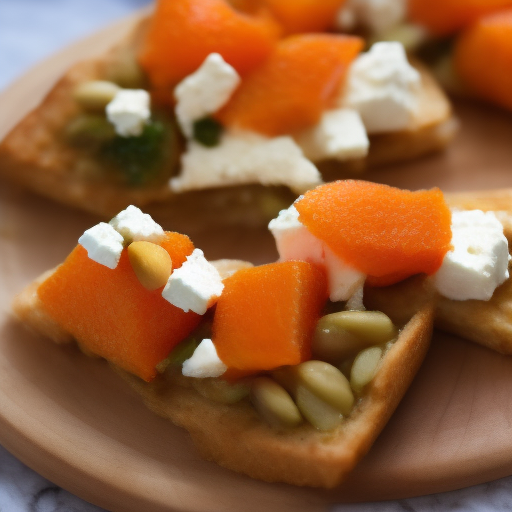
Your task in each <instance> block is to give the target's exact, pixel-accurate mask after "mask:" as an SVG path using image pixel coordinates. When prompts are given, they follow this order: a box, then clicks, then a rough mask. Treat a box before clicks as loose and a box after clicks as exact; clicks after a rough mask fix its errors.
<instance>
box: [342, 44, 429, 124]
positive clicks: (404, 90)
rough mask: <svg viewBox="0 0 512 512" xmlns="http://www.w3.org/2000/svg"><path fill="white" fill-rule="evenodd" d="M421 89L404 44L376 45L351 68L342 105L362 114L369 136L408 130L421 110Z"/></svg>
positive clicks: (419, 80)
mask: <svg viewBox="0 0 512 512" xmlns="http://www.w3.org/2000/svg"><path fill="white" fill-rule="evenodd" d="M420 86H421V79H420V74H419V73H418V71H416V70H415V69H414V68H413V67H412V66H411V65H410V64H409V62H408V61H407V55H406V54H405V50H404V47H403V46H402V44H400V43H397V42H383V43H375V44H374V45H373V46H372V47H371V48H370V51H368V52H367V53H363V54H362V55H360V56H359V57H358V58H357V59H356V60H355V61H354V63H353V64H352V66H351V67H350V71H349V75H348V79H347V86H346V92H345V95H344V96H343V97H342V98H341V103H342V104H343V105H346V106H347V107H350V108H354V109H356V110H357V111H358V112H359V113H360V114H361V117H362V119H363V123H364V126H365V127H366V130H367V132H368V133H381V132H392V131H398V130H405V129H407V127H409V126H410V125H411V123H412V121H413V118H414V116H415V114H416V111H417V109H418V104H419V92H420Z"/></svg>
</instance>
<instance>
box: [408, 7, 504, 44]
mask: <svg viewBox="0 0 512 512" xmlns="http://www.w3.org/2000/svg"><path fill="white" fill-rule="evenodd" d="M408 5H409V19H410V20H411V21H413V22H415V23H418V24H420V25H423V26H424V27H426V28H428V29H429V30H430V32H432V33H433V34H434V35H437V36H447V35H450V34H454V33H455V32H457V31H459V30H461V29H463V28H464V27H467V26H468V25H470V24H471V23H473V22H474V21H476V20H477V19H478V18H480V17H481V16H484V15H486V14H489V13H492V12H494V11H497V10H499V9H501V8H504V7H512V0H409V4H408Z"/></svg>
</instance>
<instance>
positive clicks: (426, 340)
mask: <svg viewBox="0 0 512 512" xmlns="http://www.w3.org/2000/svg"><path fill="white" fill-rule="evenodd" d="M237 264H239V263H237ZM51 272H52V271H50V272H47V273H45V274H43V275H42V276H41V277H40V278H39V279H37V280H36V281H34V282H33V283H32V284H30V285H29V286H28V287H27V288H26V289H25V290H23V291H22V292H21V293H20V294H19V295H18V296H17V297H16V298H15V301H14V303H13V310H14V313H15V315H16V316H17V318H18V319H19V320H20V321H21V322H23V323H24V324H25V325H26V326H27V327H29V328H30V329H31V330H32V331H34V332H35V333H38V334H40V335H43V336H45V337H49V338H50V339H52V340H53V341H54V342H56V343H66V342H70V341H72V338H71V337H70V336H69V334H67V333H66V332H64V331H63V330H62V329H61V328H60V327H59V326H58V325H57V324H56V323H55V321H54V320H53V319H52V318H50V317H49V316H48V314H47V313H46V312H45V311H44V309H43V308H42V304H41V302H40V299H39V297H38V295H37V288H38V286H39V284H40V283H41V282H43V281H44V279H46V278H47V277H48V276H49V275H50V274H51ZM423 298H424V299H425V301H424V303H423V304H422V305H421V307H420V309H419V311H417V312H416V313H415V314H414V316H413V317H412V318H411V319H410V320H409V321H408V322H407V324H406V325H405V327H404V328H403V329H402V331H401V332H400V335H399V337H398V338H397V340H396V341H395V342H394V343H393V344H392V345H391V347H390V348H389V349H388V350H387V351H386V352H385V356H384V357H383V359H382V360H381V363H380V366H379V370H378V372H377V374H376V376H375V377H374V379H373V380H372V381H371V383H370V384H369V385H368V387H367V388H366V389H365V392H364V394H363V396H362V398H361V399H360V400H359V401H358V403H357V405H356V406H355V408H354V410H353V412H352V413H351V415H350V416H349V417H348V418H347V419H346V420H345V421H344V422H343V423H342V424H341V426H340V427H338V428H337V429H336V430H334V431H332V432H320V431H318V430H315V429H314V428H313V427H311V426H305V425H304V426H301V427H298V428H296V429H291V430H288V431H277V430H275V429H273V428H272V427H269V426H267V425H266V424H265V423H264V422H263V421H261V419H260V418H259V417H258V416H257V414H256V412H255V410H254V409H253V407H252V406H251V405H250V403H249V402H247V401H242V402H239V403H237V404H234V405H225V404H220V403H217V402H213V401H211V400H209V399H207V398H205V397H204V396H202V395H201V394H199V393H198V392H197V391H196V390H195V389H194V388H193V387H192V386H191V383H190V379H188V378H186V377H183V376H182V375H181V374H180V373H179V370H176V369H175V370H174V371H172V370H171V371H167V372H166V373H164V374H163V375H162V376H160V377H158V378H157V379H155V380H154V381H153V382H152V383H149V384H148V383H146V382H143V381H142V380H141V379H138V378H137V377H135V376H133V375H130V374H127V373H125V372H122V371H121V370H118V369H117V371H118V373H120V374H121V375H122V377H123V378H124V379H125V380H126V382H127V383H128V384H129V385H130V386H131V387H132V388H133V389H134V390H135V391H136V392H137V393H138V394H139V395H140V396H141V397H142V399H143V400H144V403H145V404H146V405H147V407H148V408H149V409H151V410H152V411H154V412H155V413H157V414H159V415H160V416H163V417H165V418H168V419H170V420H171V421H172V422H173V423H175V424H176V425H179V426H181V427H183V428H185V429H186V430H187V431H188V432H189V433H190V435H191V437H192V439H193V441H194V443H195V445H196V447H197V449H198V450H199V452H200V453H201V455H202V456H203V457H205V458H206V459H209V460H213V461H215V462H217V463H218V464H220V465H221V466H224V467H226V468H229V469H232V470H235V471H238V472H241V473H245V474H247V475H249V476H251V477H253V478H258V479H261V480H265V481H270V482H275V481H277V482H287V483H290V484H294V485H306V486H314V487H326V488H331V487H335V486H336V485H338V484H339V483H340V482H341V481H342V480H343V479H344V478H345V476H346V475H347V474H348V473H349V472H350V471H351V470H352V469H353V467H354V466H355V465H356V464H357V462H358V461H359V460H360V459H361V458H362V457H363V456H364V455H365V454H366V453H367V452H368V450H369V449H370V447H371V446H372V444H373V442H374V441H375V440H376V438H377V437H378V435H379V433H380V431H381V430H382V429H383V428H384V426H385V424H386V423H387V421H388V420H389V418H390V417H391V415H392V414H393V411H394V410H395V409H396V407H397V405H398V403H399V402H400V400H401V398H402V397H403V395H404V394H405V392H406V391H407V389H408V387H409V385H410V383H411V382H412V380H413V378H414V376H415V374H416V372H417V370H418V369H419V367H420V365H421V363H422V361H423V359H424V357H425V355H426V353H427V350H428V347H429V344H430V338H431V332H432V323H433V303H432V302H431V301H430V300H428V299H427V295H425V296H424V297H423Z"/></svg>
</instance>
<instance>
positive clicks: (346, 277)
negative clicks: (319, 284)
mask: <svg viewBox="0 0 512 512" xmlns="http://www.w3.org/2000/svg"><path fill="white" fill-rule="evenodd" d="M324 247H325V263H324V264H325V268H326V270H327V283H328V285H329V299H330V300H331V301H332V302H338V301H341V300H348V299H349V298H350V297H352V295H354V293H355V292H356V290H357V289H358V288H360V287H361V286H362V285H363V283H364V281H365V279H366V275H365V274H363V273H362V272H360V271H359V270H356V269H355V268H353V267H351V266H350V265H349V264H348V263H345V262H344V261H343V260H342V259H341V258H340V257H339V256H337V255H336V254H334V253H333V252H332V250H331V249H330V248H329V247H327V245H325V244H324Z"/></svg>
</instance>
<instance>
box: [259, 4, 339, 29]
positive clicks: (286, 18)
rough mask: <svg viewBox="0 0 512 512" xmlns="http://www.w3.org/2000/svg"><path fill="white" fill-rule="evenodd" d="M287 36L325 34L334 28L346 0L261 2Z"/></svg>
mask: <svg viewBox="0 0 512 512" xmlns="http://www.w3.org/2000/svg"><path fill="white" fill-rule="evenodd" d="M261 3H262V4H263V5H266V6H267V7H268V8H269V9H270V11H271V12H272V14H273V15H274V16H275V17H276V19H277V20H278V21H279V23H280V24H281V25H282V26H283V27H284V31H285V33H286V34H298V33H301V32H323V31H324V30H327V29H329V28H332V27H333V25H334V21H335V19H336V13H337V12H338V11H339V9H341V7H342V5H343V4H344V3H345V0H322V1H318V0H261Z"/></svg>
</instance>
